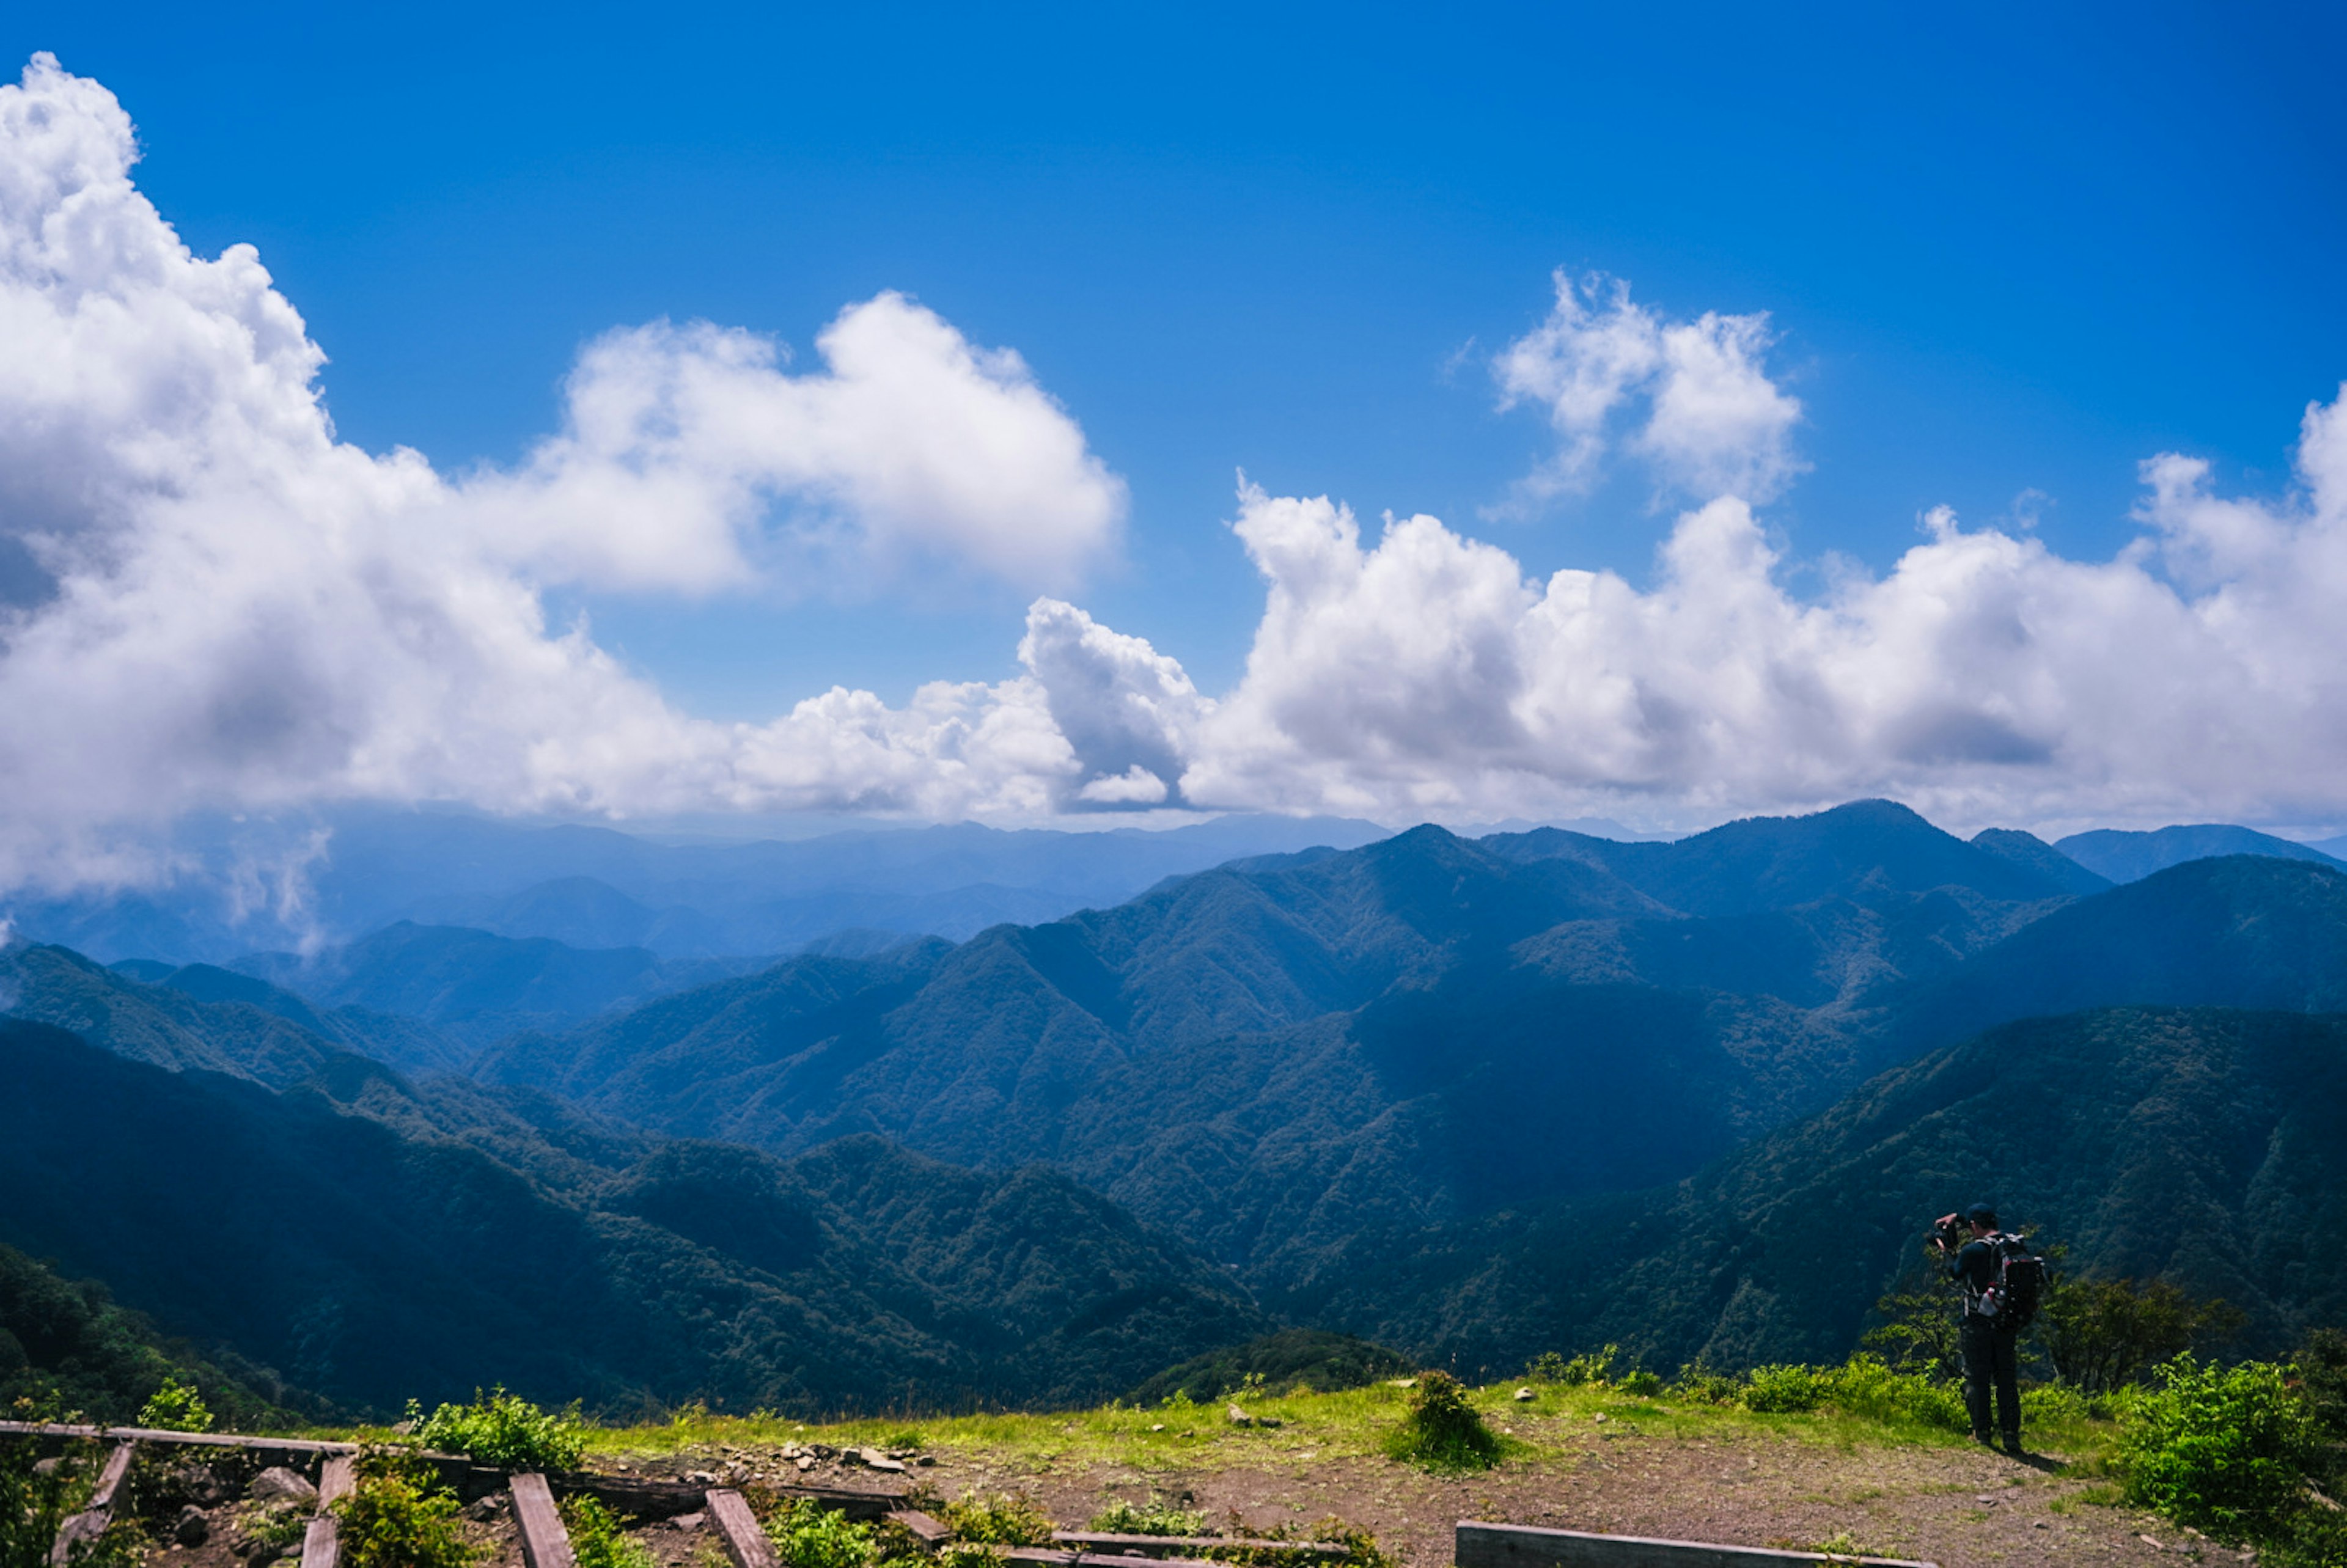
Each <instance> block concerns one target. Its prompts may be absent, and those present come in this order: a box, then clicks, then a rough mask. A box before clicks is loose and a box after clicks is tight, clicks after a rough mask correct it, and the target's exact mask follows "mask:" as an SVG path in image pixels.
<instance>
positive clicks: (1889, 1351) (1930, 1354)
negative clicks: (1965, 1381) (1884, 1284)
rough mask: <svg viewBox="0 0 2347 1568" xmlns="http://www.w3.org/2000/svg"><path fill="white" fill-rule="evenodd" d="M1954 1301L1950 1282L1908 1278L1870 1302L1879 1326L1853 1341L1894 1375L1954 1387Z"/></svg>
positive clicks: (1960, 1361)
mask: <svg viewBox="0 0 2347 1568" xmlns="http://www.w3.org/2000/svg"><path fill="white" fill-rule="evenodd" d="M1956 1301H1957V1289H1956V1283H1955V1281H1953V1280H1952V1279H1948V1278H1946V1277H1945V1276H1939V1275H1936V1274H1918V1275H1911V1276H1909V1277H1908V1278H1907V1279H1906V1280H1904V1281H1902V1282H1901V1286H1900V1288H1898V1289H1896V1290H1893V1291H1892V1292H1891V1293H1890V1294H1889V1295H1887V1296H1882V1297H1881V1299H1879V1300H1877V1301H1876V1302H1875V1304H1874V1310H1875V1311H1876V1312H1877V1313H1878V1314H1880V1315H1881V1317H1882V1319H1883V1321H1882V1322H1881V1324H1879V1325H1877V1326H1876V1327H1872V1328H1870V1329H1868V1330H1867V1331H1866V1332H1865V1333H1864V1334H1862V1335H1860V1336H1859V1340H1858V1342H1859V1344H1860V1346H1861V1347H1862V1348H1865V1349H1867V1350H1870V1351H1872V1352H1873V1353H1874V1354H1876V1355H1878V1356H1880V1357H1881V1358H1882V1359H1883V1360H1884V1361H1885V1362H1887V1363H1888V1364H1889V1365H1890V1366H1891V1367H1892V1368H1895V1369H1897V1370H1899V1371H1901V1372H1920V1373H1922V1374H1923V1375H1924V1376H1925V1377H1928V1378H1932V1380H1933V1381H1935V1382H1941V1383H1952V1382H1955V1381H1956V1380H1957V1379H1959V1378H1962V1377H1963V1375H1964V1358H1963V1348H1962V1347H1961V1346H1960V1345H1959V1344H1958V1343H1957V1340H1958V1336H1959V1332H1960V1331H1959V1329H1958V1327H1957V1323H1956Z"/></svg>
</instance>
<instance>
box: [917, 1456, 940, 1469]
mask: <svg viewBox="0 0 2347 1568" xmlns="http://www.w3.org/2000/svg"><path fill="white" fill-rule="evenodd" d="M913 1462H914V1463H915V1464H917V1465H921V1466H924V1467H927V1466H928V1465H933V1464H935V1463H937V1462H938V1456H937V1455H935V1454H919V1455H917V1456H915V1458H914V1460H913Z"/></svg>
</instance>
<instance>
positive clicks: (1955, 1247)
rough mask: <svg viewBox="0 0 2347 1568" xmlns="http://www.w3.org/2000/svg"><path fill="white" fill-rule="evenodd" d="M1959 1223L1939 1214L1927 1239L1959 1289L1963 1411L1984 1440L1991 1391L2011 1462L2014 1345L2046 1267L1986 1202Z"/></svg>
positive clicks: (2016, 1369)
mask: <svg viewBox="0 0 2347 1568" xmlns="http://www.w3.org/2000/svg"><path fill="white" fill-rule="evenodd" d="M1962 1217H1963V1228H1962V1229H1959V1227H1958V1224H1957V1219H1958V1216H1956V1215H1954V1214H1946V1215H1943V1216H1942V1218H1941V1219H1940V1220H1939V1222H1938V1223H1937V1224H1936V1225H1933V1226H1932V1245H1935V1246H1937V1247H1938V1248H1939V1249H1940V1251H1941V1253H1942V1255H1945V1256H1946V1257H1947V1259H1948V1274H1949V1276H1951V1277H1952V1278H1953V1279H1954V1280H1956V1282H1957V1283H1958V1284H1960V1285H1962V1286H1963V1293H1964V1305H1963V1318H1962V1320H1961V1322H1960V1325H1959V1327H1958V1333H1957V1345H1958V1347H1959V1348H1961V1349H1962V1350H1963V1358H1964V1409H1965V1410H1966V1411H1967V1412H1968V1413H1969V1414H1970V1415H1971V1417H1972V1419H1973V1441H1974V1442H1976V1443H1985V1442H1987V1441H1989V1428H1988V1416H1989V1390H1990V1389H1992V1388H1993V1389H1995V1391H1996V1416H1997V1429H1998V1430H1999V1431H2000V1432H2001V1433H2002V1434H2003V1435H2004V1451H2005V1452H2007V1453H2009V1454H2014V1455H2016V1456H2018V1455H2019V1454H2020V1452H2021V1383H2020V1377H2021V1359H2020V1352H2019V1348H2018V1343H2017V1342H2018V1341H2019V1339H2020V1337H2021V1331H2022V1330H2023V1329H2024V1328H2026V1327H2029V1320H2030V1319H2031V1318H2032V1317H2035V1316H2036V1313H2037V1300H2038V1297H2039V1296H2040V1295H2042V1294H2043V1291H2044V1286H2045V1260H2044V1259H2042V1258H2038V1257H2034V1256H2032V1255H2031V1254H2030V1251H2029V1245H2028V1244H2027V1243H2026V1242H2024V1241H2023V1240H2022V1239H2021V1237H2019V1236H2017V1235H2007V1234H2006V1233H2004V1232H2003V1231H2000V1230H1998V1229H1997V1228H1996V1211H1995V1210H1994V1209H1993V1208H1990V1207H1989V1206H1988V1205H1987V1204H1973V1206H1972V1207H1971V1208H1969V1209H1966V1210H1965V1211H1964V1212H1963V1216H1962ZM1966 1231H1969V1233H1970V1234H1969V1235H1965V1234H1964V1233H1965V1232H1966Z"/></svg>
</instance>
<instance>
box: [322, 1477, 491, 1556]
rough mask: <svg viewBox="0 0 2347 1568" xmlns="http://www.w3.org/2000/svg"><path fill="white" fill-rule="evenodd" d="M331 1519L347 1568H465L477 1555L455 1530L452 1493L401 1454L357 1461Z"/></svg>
mask: <svg viewBox="0 0 2347 1568" xmlns="http://www.w3.org/2000/svg"><path fill="white" fill-rule="evenodd" d="M334 1517H335V1519H336V1520H337V1521H338V1522H339V1526H340V1528H339V1536H340V1540H341V1545H342V1559H341V1560H342V1561H343V1562H344V1563H348V1564H349V1565H350V1568H466V1564H468V1563H471V1562H472V1561H473V1560H474V1559H475V1558H476V1557H477V1555H479V1553H477V1552H476V1551H475V1550H474V1548H473V1547H471V1546H470V1545H468V1544H466V1541H465V1537H464V1535H463V1534H462V1533H461V1532H459V1530H458V1528H457V1523H456V1495H455V1494H454V1493H453V1492H451V1491H448V1490H447V1488H446V1487H444V1486H442V1485H441V1484H440V1481H439V1478H438V1477H437V1476H436V1475H435V1474H434V1473H433V1471H432V1470H431V1468H430V1467H429V1466H427V1465H425V1464H423V1463H422V1462H420V1461H418V1460H414V1459H411V1458H409V1457H407V1456H405V1455H402V1454H395V1453H375V1454H369V1455H367V1456H366V1457H365V1458H364V1459H363V1460H360V1462H359V1473H358V1479H357V1483H356V1484H355V1485H354V1486H353V1487H352V1488H351V1490H350V1492H349V1494H348V1495H347V1496H345V1497H344V1498H343V1500H342V1501H339V1502H337V1503H335V1504H334Z"/></svg>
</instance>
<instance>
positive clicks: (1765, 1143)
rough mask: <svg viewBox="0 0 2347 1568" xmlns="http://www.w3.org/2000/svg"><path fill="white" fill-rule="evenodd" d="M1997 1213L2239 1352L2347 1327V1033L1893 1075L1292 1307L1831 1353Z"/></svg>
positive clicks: (2346, 1024)
mask: <svg viewBox="0 0 2347 1568" xmlns="http://www.w3.org/2000/svg"><path fill="white" fill-rule="evenodd" d="M1978 1202H1986V1203H1990V1204H1994V1205H1995V1206H1996V1208H1997V1210H1998V1213H1999V1214H2000V1216H2001V1217H2002V1218H2003V1220H2004V1223H2005V1224H2006V1225H2025V1226H2030V1227H2032V1228H2033V1229H2034V1233H2035V1235H2036V1236H2037V1237H2038V1240H2039V1242H2040V1245H2051V1244H2060V1245H2063V1246H2065V1247H2066V1248H2067V1258H2066V1266H2068V1267H2071V1268H2076V1269H2081V1270H2086V1271H2091V1272H2094V1273H2097V1274H2101V1275H2104V1276H2132V1277H2137V1278H2149V1277H2154V1276H2157V1277H2161V1278H2166V1279H2168V1280H2171V1281H2173V1282H2175V1283H2177V1284H2178V1285H2180V1286H2185V1287H2186V1288H2188V1289H2189V1290H2192V1291H2195V1292H2198V1293H2201V1294H2206V1295H2213V1296H2222V1297H2224V1298H2225V1299H2226V1300H2228V1301H2230V1302H2232V1303H2233V1304H2234V1305H2236V1306H2237V1307H2240V1308H2242V1309H2243V1310H2244V1311H2245V1312H2246V1313H2247V1314H2248V1317H2249V1325H2248V1327H2247V1329H2246V1330H2245V1333H2244V1336H2243V1344H2244V1345H2245V1347H2246V1348H2250V1349H2254V1350H2264V1351H2273V1350H2279V1349H2282V1348H2287V1347H2288V1346H2289V1345H2290V1344H2291V1343H2292V1342H2293V1341H2294V1340H2295V1339H2296V1338H2297V1337H2298V1336H2299V1335H2300V1334H2301V1332H2302V1331H2303V1330H2304V1329H2305V1328H2306V1327H2309V1326H2311V1325H2318V1324H2336V1323H2339V1322H2342V1321H2347V1019H2342V1018H2339V1017H2335V1016H2308V1015H2305V1014H2300V1013H2271V1012H2250V1011H2241V1010H2232V1009H2164V1008H2125V1009H2107V1010H2104V1011H2099V1012H2092V1013H2086V1014H2079V1015H2074V1016H2071V1017H2066V1018H2055V1019H2033V1020H2027V1021H2025V1022H2020V1023H2014V1024H2009V1025H2006V1026H2004V1027H2003V1028H2000V1029H1997V1030H1991V1031H1990V1032H1988V1033H1986V1034H1983V1035H1981V1036H1978V1037H1976V1038H1974V1039H1972V1040H1965V1041H1963V1042H1962V1043H1960V1044H1957V1045H1953V1046H1949V1047H1946V1048H1944V1049H1942V1050H1937V1051H1934V1052H1932V1053H1931V1054H1930V1055H1928V1056H1925V1057H1923V1058H1922V1059H1921V1060H1919V1061H1913V1062H1910V1063H1908V1064H1906V1065H1904V1066H1901V1067H1899V1068H1895V1069H1893V1070H1892V1071H1890V1072H1887V1073H1885V1074H1883V1075H1882V1076H1881V1077H1880V1078H1878V1079H1876V1080H1874V1081H1871V1082H1870V1083H1868V1084H1867V1085H1865V1086H1864V1087H1863V1088H1862V1089H1860V1091H1858V1092H1856V1093H1854V1094H1852V1095H1850V1097H1849V1098H1848V1099H1846V1100H1844V1101H1842V1102H1840V1103H1839V1104H1837V1105H1835V1106H1834V1107H1833V1108H1831V1109H1830V1110H1829V1111H1827V1112H1824V1113H1823V1114H1820V1115H1819V1116H1816V1117H1812V1118H1810V1119H1809V1120H1807V1121H1804V1122H1799V1123H1798V1124H1796V1125H1793V1126H1790V1127H1786V1128H1783V1129H1780V1130H1778V1132H1773V1133H1770V1134H1769V1135H1768V1136H1766V1137H1764V1138H1761V1139H1759V1140H1758V1141H1756V1142H1755V1143H1752V1144H1751V1145H1749V1146H1748V1147H1747V1148H1744V1149H1742V1150H1739V1151H1737V1153H1734V1154H1732V1155H1730V1156H1729V1157H1727V1159H1725V1160H1723V1161H1720V1162H1719V1163H1716V1164H1714V1165H1712V1166H1711V1167H1709V1168H1707V1169H1706V1170H1705V1171H1703V1172H1701V1173H1697V1174H1696V1175H1695V1176H1692V1177H1690V1178H1688V1179H1687V1180H1686V1181H1684V1182H1681V1183H1678V1184H1674V1185H1672V1186H1669V1187H1665V1188H1662V1189H1659V1190H1656V1191H1653V1192H1648V1193H1639V1194H1616V1195H1609V1196H1606V1197H1603V1198H1597V1199H1587V1200H1581V1201H1578V1202H1568V1203H1561V1204H1545V1205H1535V1206H1532V1207H1529V1208H1525V1209H1521V1210H1516V1211H1512V1212H1505V1213H1501V1214H1493V1215H1490V1216H1487V1217H1485V1218H1484V1219H1482V1220H1481V1221H1478V1222H1476V1223H1473V1224H1471V1225H1458V1226H1452V1227H1447V1228H1444V1229H1441V1230H1439V1231H1430V1232H1423V1233H1420V1234H1419V1235H1417V1236H1415V1237H1403V1236H1400V1235H1394V1234H1390V1233H1389V1234H1387V1235H1382V1236H1377V1235H1363V1236H1361V1237H1359V1238H1358V1239H1357V1241H1356V1242H1355V1243H1354V1244H1353V1245H1351V1246H1349V1247H1347V1248H1344V1249H1341V1250H1340V1251H1339V1252H1337V1254H1335V1255H1331V1256H1330V1257H1329V1258H1327V1260H1326V1261H1325V1263H1324V1264H1323V1266H1321V1267H1320V1268H1319V1269H1318V1270H1317V1273H1316V1274H1315V1275H1314V1276H1312V1277H1311V1278H1309V1279H1307V1280H1305V1281H1303V1282H1302V1283H1301V1284H1300V1286H1299V1287H1298V1288H1297V1290H1296V1292H1295V1293H1294V1294H1293V1295H1292V1296H1289V1297H1288V1298H1287V1299H1286V1302H1285V1303H1284V1304H1283V1305H1284V1307H1285V1309H1286V1311H1288V1312H1289V1313H1291V1314H1295V1315H1297V1316H1302V1317H1308V1318H1309V1319H1310V1320H1313V1321H1317V1322H1319V1323H1322V1324H1324V1325H1327V1326H1328V1327H1342V1328H1346V1329H1348V1330H1350V1331H1352V1332H1355V1333H1359V1334H1364V1335H1368V1336H1370V1337H1376V1338H1379V1339H1382V1340H1384V1341H1386V1342H1388V1343H1395V1344H1407V1345H1410V1346H1413V1347H1415V1348H1419V1350H1420V1351H1421V1352H1422V1353H1425V1354H1427V1355H1429V1356H1430V1357H1435V1358H1448V1357H1451V1356H1456V1357H1457V1358H1458V1359H1459V1361H1460V1364H1462V1365H1466V1366H1486V1367H1490V1368H1494V1369H1495V1370H1496V1369H1507V1368H1514V1367H1517V1366H1521V1365H1522V1363H1523V1362H1524V1361H1525V1360H1526V1359H1527V1358H1530V1357H1532V1356H1533V1355H1536V1354H1538V1353H1539V1352H1541V1351H1542V1350H1547V1349H1563V1350H1571V1349H1574V1348H1584V1347H1594V1346H1595V1345H1598V1344H1601V1343H1604V1342H1606V1341H1614V1342H1618V1343H1619V1344H1621V1345H1622V1346H1623V1347H1624V1348H1625V1349H1627V1350H1629V1351H1631V1352H1633V1353H1634V1354H1635V1355H1636V1356H1638V1357H1639V1358H1642V1359H1643V1360H1644V1361H1645V1363H1646V1364H1647V1365H1649V1366H1652V1367H1655V1368H1661V1369H1665V1370H1667V1369H1669V1368H1675V1367H1676V1366H1678V1365H1680V1364H1681V1363H1684V1362H1688V1361H1694V1360H1697V1359H1701V1360H1704V1361H1706V1362H1709V1363H1710V1364H1712V1365H1714V1366H1718V1367H1722V1368H1733V1367H1741V1366H1749V1365H1754V1364H1758V1363H1762V1362H1770V1361H1781V1360H1805V1359H1806V1360H1827V1359H1839V1358H1840V1357H1842V1356H1843V1355H1845V1354H1847V1353H1848V1352H1849V1351H1850V1349H1851V1348H1852V1347H1853V1346H1854V1345H1855V1343H1856V1341H1857V1339H1858V1336H1859V1334H1860V1331H1861V1330H1862V1329H1863V1328H1864V1327H1866V1325H1867V1323H1868V1321H1869V1316H1868V1315H1869V1309H1870V1305H1871V1304H1872V1302H1873V1301H1874V1300H1875V1298H1876V1297H1877V1296H1879V1295H1881V1293H1882V1292H1884V1291H1885V1290H1887V1289H1889V1288H1891V1286H1892V1284H1893V1282H1894V1281H1895V1280H1896V1279H1897V1278H1898V1277H1899V1276H1900V1275H1901V1271H1902V1269H1905V1268H1908V1267H1910V1266H1912V1265H1913V1264H1914V1263H1915V1262H1916V1261H1917V1259H1918V1258H1919V1256H1920V1248H1921V1245H1922V1239H1923V1235H1924V1233H1925V1231H1926V1229H1927V1227H1928V1225H1929V1224H1930V1221H1931V1218H1932V1216H1933V1215H1936V1214H1945V1213H1947V1212H1948V1211H1949V1210H1951V1209H1954V1208H1958V1207H1961V1206H1963V1205H1964V1204H1972V1203H1978Z"/></svg>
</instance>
